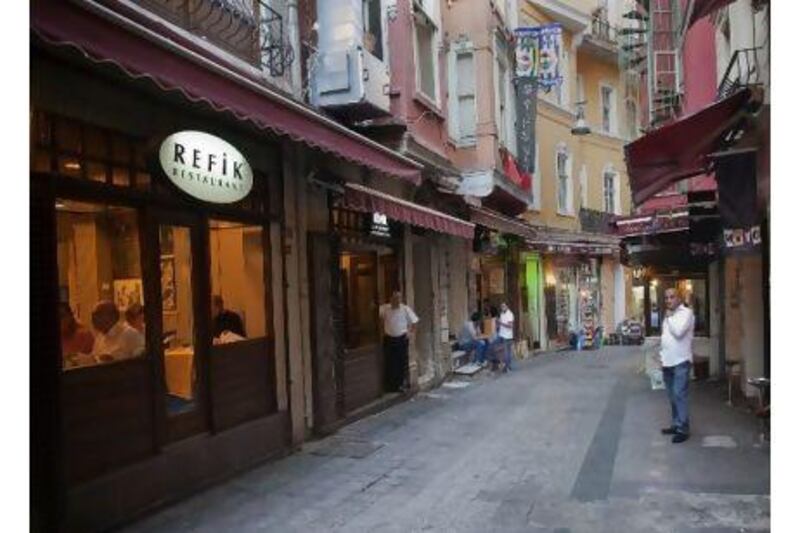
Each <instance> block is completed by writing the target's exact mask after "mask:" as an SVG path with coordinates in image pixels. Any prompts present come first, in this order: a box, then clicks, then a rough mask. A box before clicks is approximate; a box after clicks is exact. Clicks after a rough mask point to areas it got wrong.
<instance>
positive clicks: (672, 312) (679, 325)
mask: <svg viewBox="0 0 800 533" xmlns="http://www.w3.org/2000/svg"><path fill="white" fill-rule="evenodd" d="M664 298H665V299H666V304H667V312H666V316H665V318H664V322H663V324H662V328H661V352H660V355H661V368H662V372H663V374H664V385H665V387H666V389H667V395H668V396H669V403H670V406H671V407H672V424H671V425H670V427H668V428H664V429H662V430H661V432H662V433H663V434H665V435H672V442H673V443H676V444H677V443H681V442H684V441H686V440H687V439H688V438H689V373H690V370H691V366H692V339H693V338H694V313H693V312H692V310H691V309H689V308H688V307H686V306H685V305H683V303H682V302H681V300H680V298H679V297H678V293H677V291H676V290H675V289H667V290H666V291H665V292H664Z"/></svg>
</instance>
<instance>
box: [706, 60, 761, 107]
mask: <svg viewBox="0 0 800 533" xmlns="http://www.w3.org/2000/svg"><path fill="white" fill-rule="evenodd" d="M759 53H762V54H763V53H765V51H764V49H763V48H741V49H739V50H736V52H734V54H733V57H731V60H730V62H729V63H728V68H727V69H725V75H724V76H723V77H722V82H721V83H720V84H719V89H718V90H717V99H718V100H722V99H723V98H726V97H728V96H730V95H731V94H733V93H735V92H736V91H738V90H739V89H741V88H743V87H751V86H754V85H760V84H761V83H762V80H761V64H760V62H759V57H758V56H759Z"/></svg>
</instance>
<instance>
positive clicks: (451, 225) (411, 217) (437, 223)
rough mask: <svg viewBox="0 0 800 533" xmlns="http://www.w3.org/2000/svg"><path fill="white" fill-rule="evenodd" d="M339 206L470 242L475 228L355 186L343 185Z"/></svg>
mask: <svg viewBox="0 0 800 533" xmlns="http://www.w3.org/2000/svg"><path fill="white" fill-rule="evenodd" d="M342 206H343V207H345V208H348V209H353V210H356V211H361V212H363V213H382V214H384V215H386V216H387V217H389V218H391V219H394V220H398V221H400V222H405V223H407V224H411V225H413V226H420V227H422V228H427V229H431V230H433V231H438V232H439V233H448V234H450V235H455V236H456V237H463V238H465V239H472V238H473V237H474V236H475V225H474V224H472V223H470V222H467V221H466V220H461V219H460V218H456V217H454V216H450V215H448V214H446V213H442V212H441V211H436V210H435V209H431V208H429V207H425V206H422V205H417V204H415V203H413V202H409V201H407V200H402V199H400V198H395V197H394V196H391V195H389V194H386V193H383V192H381V191H376V190H375V189H370V188H369V187H364V186H363V185H359V184H357V183H346V184H345V194H344V197H343V198H342Z"/></svg>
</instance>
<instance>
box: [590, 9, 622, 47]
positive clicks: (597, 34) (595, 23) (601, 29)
mask: <svg viewBox="0 0 800 533" xmlns="http://www.w3.org/2000/svg"><path fill="white" fill-rule="evenodd" d="M592 37H594V38H595V39H598V40H600V41H605V42H606V43H609V44H611V45H612V46H616V45H617V42H618V41H617V28H616V27H614V26H612V25H611V23H610V22H609V21H608V19H607V18H605V17H601V16H597V15H595V16H594V17H592Z"/></svg>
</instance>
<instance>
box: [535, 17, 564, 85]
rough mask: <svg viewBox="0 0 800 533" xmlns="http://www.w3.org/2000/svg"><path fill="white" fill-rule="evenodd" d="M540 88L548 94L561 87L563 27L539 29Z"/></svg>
mask: <svg viewBox="0 0 800 533" xmlns="http://www.w3.org/2000/svg"><path fill="white" fill-rule="evenodd" d="M539 39H540V40H539V86H540V87H541V88H542V89H544V90H545V91H546V92H547V91H550V89H552V88H553V87H556V86H558V85H561V82H562V81H563V80H564V77H563V76H562V75H561V65H560V62H559V59H560V58H561V50H562V47H563V44H562V42H561V25H560V24H546V25H544V26H540V27H539Z"/></svg>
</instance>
